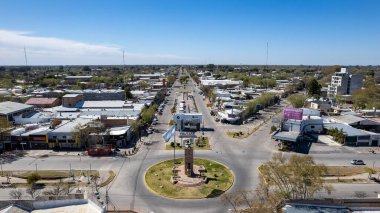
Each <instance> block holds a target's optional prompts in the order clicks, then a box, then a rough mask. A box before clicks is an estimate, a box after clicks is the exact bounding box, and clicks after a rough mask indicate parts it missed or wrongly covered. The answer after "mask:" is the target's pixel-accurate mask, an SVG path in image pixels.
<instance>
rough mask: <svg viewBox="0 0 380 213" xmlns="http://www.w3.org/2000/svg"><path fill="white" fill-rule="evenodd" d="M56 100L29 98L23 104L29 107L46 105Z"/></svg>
mask: <svg viewBox="0 0 380 213" xmlns="http://www.w3.org/2000/svg"><path fill="white" fill-rule="evenodd" d="M57 100H58V98H30V99H29V100H27V101H26V102H25V104H29V105H45V104H46V105H47V104H53V103H54V102H55V101H57Z"/></svg>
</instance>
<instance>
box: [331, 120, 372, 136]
mask: <svg viewBox="0 0 380 213" xmlns="http://www.w3.org/2000/svg"><path fill="white" fill-rule="evenodd" d="M323 127H324V128H326V129H334V128H337V129H339V130H340V129H343V132H344V133H345V135H347V136H369V135H370V134H369V133H366V132H364V131H363V130H360V129H356V128H354V127H352V126H350V125H347V124H342V123H324V124H323Z"/></svg>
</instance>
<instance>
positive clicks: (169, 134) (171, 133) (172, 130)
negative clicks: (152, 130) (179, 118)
mask: <svg viewBox="0 0 380 213" xmlns="http://www.w3.org/2000/svg"><path fill="white" fill-rule="evenodd" d="M174 134H175V125H173V126H172V127H170V129H169V130H168V131H166V132H165V133H164V134H162V137H163V138H164V140H165V143H167V142H169V140H170V139H171V138H172V137H173V136H174Z"/></svg>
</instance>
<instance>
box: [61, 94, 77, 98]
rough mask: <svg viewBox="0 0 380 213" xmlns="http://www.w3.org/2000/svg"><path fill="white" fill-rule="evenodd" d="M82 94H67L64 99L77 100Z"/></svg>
mask: <svg viewBox="0 0 380 213" xmlns="http://www.w3.org/2000/svg"><path fill="white" fill-rule="evenodd" d="M79 95H80V94H66V95H64V96H63V98H75V97H78V96H79Z"/></svg>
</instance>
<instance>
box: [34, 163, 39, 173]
mask: <svg viewBox="0 0 380 213" xmlns="http://www.w3.org/2000/svg"><path fill="white" fill-rule="evenodd" d="M34 165H35V166H36V174H38V171H37V164H36V163H35V164H34Z"/></svg>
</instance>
